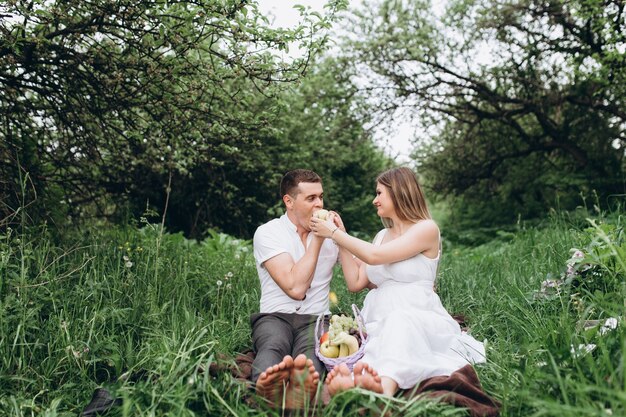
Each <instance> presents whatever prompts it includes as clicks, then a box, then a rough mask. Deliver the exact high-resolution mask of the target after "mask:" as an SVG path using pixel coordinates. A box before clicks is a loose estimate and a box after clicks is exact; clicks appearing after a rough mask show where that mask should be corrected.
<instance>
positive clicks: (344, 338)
mask: <svg viewBox="0 0 626 417" xmlns="http://www.w3.org/2000/svg"><path fill="white" fill-rule="evenodd" d="M332 343H333V344H339V357H341V356H350V355H352V354H354V353H355V352H356V351H357V350H359V341H358V340H357V338H356V337H354V336H351V335H349V334H348V333H346V332H341V333H339V334H338V335H337V337H335V338H334V339H333V340H332ZM344 347H345V348H344ZM346 350H347V352H348V354H347V355H342V353H343V352H345V351H346Z"/></svg>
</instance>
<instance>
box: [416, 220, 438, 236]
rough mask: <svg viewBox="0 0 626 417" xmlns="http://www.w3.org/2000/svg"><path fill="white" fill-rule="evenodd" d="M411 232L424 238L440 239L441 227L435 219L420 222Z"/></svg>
mask: <svg viewBox="0 0 626 417" xmlns="http://www.w3.org/2000/svg"><path fill="white" fill-rule="evenodd" d="M410 230H411V231H412V232H413V233H416V234H419V235H421V236H424V237H432V238H439V226H438V225H437V223H436V222H435V221H434V220H433V219H424V220H420V221H418V222H417V223H415V224H414V225H413V226H411V229H410Z"/></svg>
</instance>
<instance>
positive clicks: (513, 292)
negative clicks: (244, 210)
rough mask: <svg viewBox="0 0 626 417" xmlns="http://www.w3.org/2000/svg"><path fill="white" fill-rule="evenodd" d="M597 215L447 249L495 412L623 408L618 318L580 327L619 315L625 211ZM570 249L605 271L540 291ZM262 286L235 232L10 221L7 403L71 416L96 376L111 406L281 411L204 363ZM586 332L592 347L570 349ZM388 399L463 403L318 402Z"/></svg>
mask: <svg viewBox="0 0 626 417" xmlns="http://www.w3.org/2000/svg"><path fill="white" fill-rule="evenodd" d="M599 221H601V222H602V223H603V224H609V225H612V227H613V229H611V230H609V232H610V233H613V235H611V236H613V237H611V236H608V238H607V239H605V240H603V237H602V233H604V232H603V231H602V230H603V229H597V228H594V227H593V226H590V223H588V222H586V221H584V220H580V218H579V217H568V216H567V215H565V214H561V215H555V216H553V217H552V219H551V220H550V221H549V222H547V223H546V224H545V225H544V226H543V227H537V228H536V227H533V228H527V229H525V228H523V227H519V228H518V231H517V232H515V233H502V234H501V236H500V237H499V238H498V239H496V240H494V241H492V242H489V243H487V244H485V245H482V246H479V247H473V248H470V247H455V246H454V245H450V244H446V245H445V247H444V255H443V260H442V264H441V266H440V274H439V275H440V277H439V281H438V292H439V294H440V296H441V298H442V301H443V303H444V305H445V306H446V307H447V308H448V310H449V311H450V312H452V313H456V314H464V315H465V316H466V317H467V318H468V321H469V324H470V331H471V333H472V334H473V335H474V336H475V337H476V338H478V339H480V340H483V339H484V340H487V353H488V362H487V363H486V364H484V365H480V366H478V367H477V372H478V374H479V376H480V378H481V382H482V384H483V386H484V388H485V390H486V391H487V392H488V393H489V394H490V395H492V396H493V397H495V398H496V399H498V400H499V401H501V402H502V415H504V416H520V415H523V416H529V415H532V416H563V415H571V416H595V415H597V416H603V415H610V413H612V415H623V414H625V413H626V409H625V406H624V404H626V385H625V384H626V382H625V379H624V367H625V366H626V365H625V364H626V361H625V360H624V359H625V357H624V352H626V350H625V349H624V345H625V344H626V338H625V332H624V329H623V325H622V323H623V322H620V325H619V326H618V327H617V329H615V330H612V331H610V332H607V333H606V334H604V335H600V334H599V332H598V331H597V329H596V330H595V331H594V330H593V329H591V330H589V329H584V328H583V326H582V325H581V323H584V322H585V320H592V319H595V320H600V319H602V320H603V319H605V318H608V317H618V318H620V320H622V319H623V317H624V308H625V304H624V295H625V294H626V291H624V290H623V288H624V287H623V286H624V272H625V271H624V270H623V269H622V266H620V265H623V262H624V260H625V259H626V250H625V248H626V246H625V245H623V244H622V243H621V240H620V239H621V237H620V236H621V235H619V236H618V234H616V233H618V232H619V231H620V230H621V227H622V226H623V224H622V219H621V217H619V215H612V216H609V217H601V218H600V219H599ZM605 234H606V233H605ZM615 236H617V238H614V237H615ZM444 237H445V231H444ZM607 242H608V243H607ZM594 245H595V246H594ZM611 245H612V247H611ZM572 247H577V248H582V247H588V248H600V249H602V248H604V249H605V250H604V252H602V251H601V250H599V249H598V251H596V252H598V253H596V255H595V256H596V258H597V259H595V258H594V259H595V261H594V262H597V264H598V265H600V269H599V270H600V271H601V272H602V273H601V284H602V285H600V286H599V287H598V286H596V287H594V288H590V287H589V288H587V287H584V286H582V287H580V288H574V287H573V286H570V287H567V289H566V290H564V291H563V292H562V293H560V294H558V295H554V294H552V295H548V296H545V297H537V294H538V290H539V289H540V288H541V283H542V282H543V281H544V280H546V279H547V278H550V277H556V276H558V274H560V273H561V272H563V271H564V268H565V263H566V261H567V260H568V259H569V258H570V255H571V253H570V249H571V248H572ZM594 250H595V249H594ZM594 253H595V252H594ZM611 253H612V254H613V255H611ZM607 254H608V255H607ZM620 262H621V263H620ZM607 283H608V284H607ZM332 288H333V290H334V291H335V292H336V293H337V294H338V296H339V300H340V303H339V308H340V309H341V310H343V311H349V306H350V304H352V303H356V304H357V305H361V303H362V300H363V298H364V294H350V293H348V292H347V290H346V288H345V285H344V284H343V282H342V280H341V278H340V275H339V274H338V275H337V279H335V280H334V281H333V284H332ZM598 288H599V289H598ZM539 295H541V294H539ZM258 300H259V285H258V280H257V277H256V271H255V268H254V261H253V258H252V253H251V246H250V243H249V242H245V241H239V240H236V239H233V238H232V237H229V236H225V235H221V234H217V233H214V234H212V236H211V237H210V238H208V239H206V240H205V241H203V242H195V241H189V240H187V239H185V238H184V237H183V236H181V235H178V234H164V235H161V234H160V233H159V231H158V230H157V229H156V228H152V227H150V225H147V226H145V227H143V228H141V229H137V228H103V227H101V228H90V229H85V230H76V231H69V232H67V233H66V234H65V236H64V238H63V240H62V241H57V242H55V241H54V239H53V238H51V237H49V236H48V234H47V233H46V231H45V230H39V231H35V230H30V231H20V232H19V233H18V232H16V231H14V230H7V231H6V233H4V234H3V235H0V415H8V416H31V415H41V416H75V415H77V414H78V413H79V412H80V411H81V410H82V409H83V408H84V406H85V405H86V404H87V403H88V402H89V400H90V398H91V394H92V392H93V391H94V389H96V388H98V387H105V388H107V389H109V390H110V391H111V392H113V393H115V395H116V396H117V397H119V398H121V399H122V405H121V406H120V407H118V408H116V409H115V411H114V412H113V413H111V415H122V416H136V415H148V416H152V415H154V416H161V415H172V416H187V415H189V416H192V415H216V416H217V415H220V416H222V415H224V416H227V415H231V416H253V415H254V416H258V415H267V416H277V415H281V413H280V412H279V411H276V410H271V409H267V408H265V407H252V406H251V405H250V404H249V403H248V402H247V401H246V398H247V397H248V396H249V391H248V390H247V388H246V386H245V385H244V384H242V383H241V382H239V381H237V380H235V379H234V378H232V377H231V376H230V375H229V374H223V375H221V376H218V377H212V376H210V375H209V373H208V372H206V371H205V370H206V369H208V367H209V365H210V364H211V363H214V362H215V361H216V358H217V357H220V355H224V354H226V355H230V356H232V355H233V353H235V352H239V351H243V350H245V349H247V348H249V347H250V329H249V322H248V317H249V315H250V314H251V313H253V312H255V311H257V310H258ZM589 343H593V344H595V345H596V348H595V349H594V350H593V352H591V353H588V354H577V353H572V346H574V347H576V346H578V345H580V344H589ZM120 377H121V378H120ZM311 408H315V409H319V405H311ZM385 410H389V411H391V412H392V413H393V415H406V416H447V415H463V414H464V412H463V410H460V409H456V408H452V407H450V406H445V405H442V404H437V403H434V402H432V401H426V400H421V399H414V400H411V401H405V400H399V399H392V400H384V399H381V398H380V397H378V396H375V395H368V394H363V393H357V392H349V393H344V394H342V395H340V396H338V397H336V398H334V399H333V401H332V402H331V403H330V404H329V405H328V406H327V407H325V408H324V409H323V410H321V412H320V413H319V414H321V415H324V416H353V415H359V412H361V413H363V412H365V415H382V414H383V412H384V411H385Z"/></svg>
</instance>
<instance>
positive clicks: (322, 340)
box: [320, 332, 330, 345]
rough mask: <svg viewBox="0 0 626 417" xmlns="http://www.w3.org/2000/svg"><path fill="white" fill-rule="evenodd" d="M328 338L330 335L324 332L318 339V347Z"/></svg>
mask: <svg viewBox="0 0 626 417" xmlns="http://www.w3.org/2000/svg"><path fill="white" fill-rule="evenodd" d="M329 338H330V333H328V332H326V333H324V334H323V335H322V337H320V345H321V344H323V343H324V342H325V341H327V340H328V339H329Z"/></svg>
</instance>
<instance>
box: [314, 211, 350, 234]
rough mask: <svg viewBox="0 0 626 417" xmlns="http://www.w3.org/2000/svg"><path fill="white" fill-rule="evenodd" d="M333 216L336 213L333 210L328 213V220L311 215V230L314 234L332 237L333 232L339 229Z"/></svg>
mask: <svg viewBox="0 0 626 417" xmlns="http://www.w3.org/2000/svg"><path fill="white" fill-rule="evenodd" d="M335 218H336V213H334V212H331V213H330V217H329V218H328V220H321V219H318V218H317V217H315V216H313V217H311V231H312V232H313V233H314V234H315V236H320V237H324V238H329V237H332V235H333V232H334V231H335V230H337V229H339V226H337V225H336V224H335ZM340 221H341V220H340ZM342 225H343V223H342Z"/></svg>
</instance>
